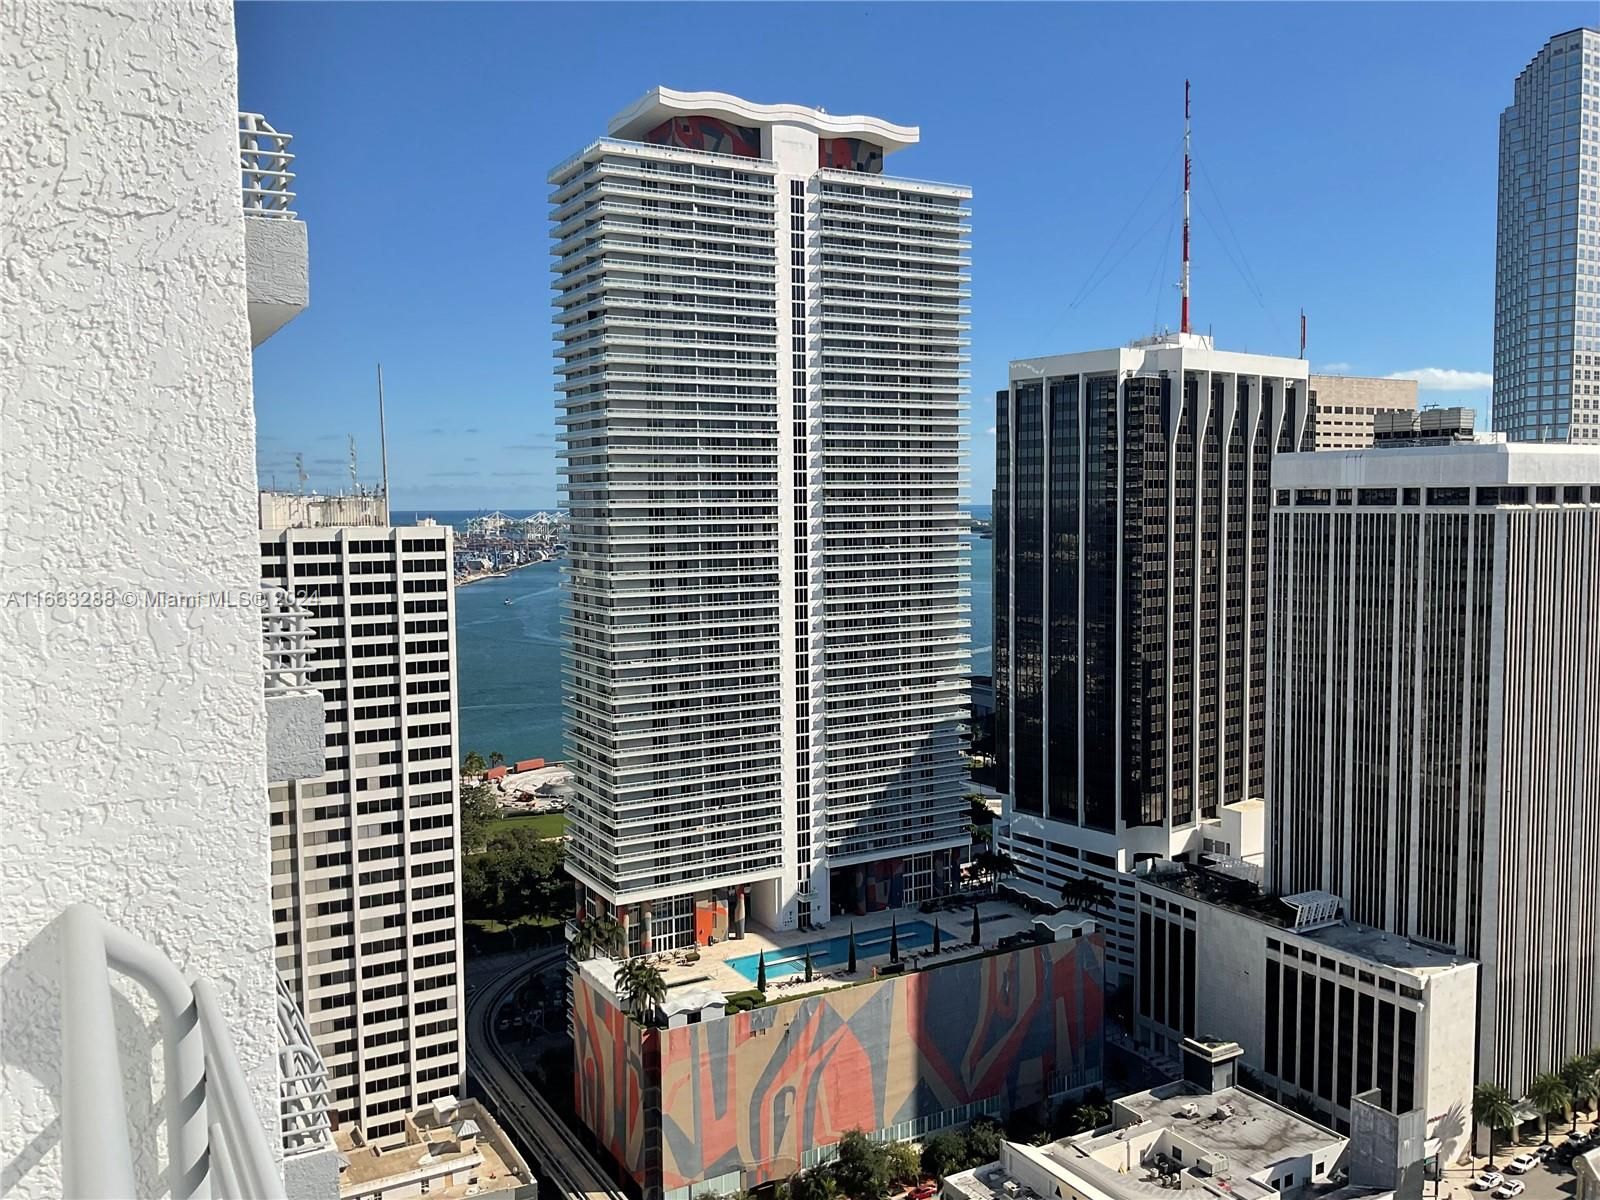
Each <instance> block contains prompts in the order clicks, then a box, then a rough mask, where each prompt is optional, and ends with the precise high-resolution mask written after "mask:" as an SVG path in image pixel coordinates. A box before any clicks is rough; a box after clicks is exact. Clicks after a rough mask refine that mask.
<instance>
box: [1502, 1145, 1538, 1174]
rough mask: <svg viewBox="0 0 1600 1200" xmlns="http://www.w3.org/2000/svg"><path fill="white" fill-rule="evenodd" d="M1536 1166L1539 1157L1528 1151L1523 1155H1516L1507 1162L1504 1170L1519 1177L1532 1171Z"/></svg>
mask: <svg viewBox="0 0 1600 1200" xmlns="http://www.w3.org/2000/svg"><path fill="white" fill-rule="evenodd" d="M1538 1165H1539V1156H1538V1155H1537V1154H1536V1153H1534V1152H1533V1151H1531V1150H1530V1151H1528V1152H1526V1153H1524V1154H1519V1155H1517V1156H1516V1157H1515V1158H1513V1159H1512V1160H1511V1161H1510V1162H1508V1163H1507V1164H1506V1170H1508V1171H1510V1172H1511V1173H1512V1174H1513V1175H1521V1174H1523V1173H1525V1172H1527V1171H1531V1170H1533V1169H1534V1168H1535V1167H1537V1166H1538Z"/></svg>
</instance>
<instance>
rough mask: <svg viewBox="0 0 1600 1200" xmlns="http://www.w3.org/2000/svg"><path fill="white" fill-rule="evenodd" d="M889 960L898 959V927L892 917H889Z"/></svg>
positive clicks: (897, 960)
mask: <svg viewBox="0 0 1600 1200" xmlns="http://www.w3.org/2000/svg"><path fill="white" fill-rule="evenodd" d="M889 961H890V962H892V963H897V962H899V961H900V929H899V927H898V925H897V924H896V923H895V918H893V917H890V918H889Z"/></svg>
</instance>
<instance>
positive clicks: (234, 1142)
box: [61, 904, 284, 1200]
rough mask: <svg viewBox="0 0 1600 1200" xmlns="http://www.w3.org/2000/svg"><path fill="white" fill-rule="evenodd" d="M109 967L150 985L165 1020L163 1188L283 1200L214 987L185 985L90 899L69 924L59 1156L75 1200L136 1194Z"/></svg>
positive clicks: (67, 918)
mask: <svg viewBox="0 0 1600 1200" xmlns="http://www.w3.org/2000/svg"><path fill="white" fill-rule="evenodd" d="M112 971H116V972H117V973H118V974H120V975H125V976H127V977H128V978H129V979H131V980H133V981H134V982H135V983H137V984H139V985H140V986H141V987H142V988H144V990H145V991H146V992H148V993H149V994H150V997H151V999H153V1000H154V1001H155V1003H156V1007H157V1009H158V1010H159V1012H160V1015H161V1020H160V1029H161V1043H162V1051H163V1062H164V1068H163V1074H164V1079H163V1085H164V1090H165V1095H164V1096H163V1107H164V1110H165V1122H164V1124H165V1126H166V1137H167V1180H166V1188H165V1190H166V1191H167V1192H168V1193H169V1194H170V1195H171V1196H172V1197H174V1200H187V1198H190V1197H192V1198H194V1200H210V1197H212V1196H218V1197H233V1196H248V1197H252V1198H254V1197H263V1198H265V1200H281V1198H282V1197H283V1195H284V1189H283V1181H282V1179H280V1178H279V1177H278V1174H277V1170H276V1168H275V1167H274V1165H273V1161H272V1153H271V1151H270V1149H269V1148H268V1145H267V1138H266V1134H265V1133H264V1132H263V1130H262V1129H261V1127H260V1125H258V1124H257V1123H256V1119H255V1113H254V1111H253V1108H252V1105H251V1103H250V1093H249V1089H248V1087H247V1085H246V1084H245V1079H244V1072H243V1071H242V1070H241V1069H240V1067H239V1060H238V1058H237V1057H236V1056H235V1054H234V1050H233V1039H232V1037H231V1036H230V1035H229V1033H228V1027H227V1024H226V1023H225V1022H224V1021H223V1019H222V1015H221V1011H220V1009H219V1008H218V1006H217V1001H216V996H215V994H214V993H213V991H212V989H211V985H210V983H209V982H208V981H206V980H204V979H193V980H186V979H185V978H184V977H183V975H182V973H181V972H180V971H179V970H178V968H177V967H176V966H174V965H173V963H172V960H171V959H169V958H168V957H167V956H166V955H165V954H164V953H162V952H161V951H160V950H158V949H157V948H156V947H154V946H152V945H151V944H150V943H149V942H146V941H143V940H142V939H140V938H137V937H135V936H134V935H133V934H131V933H129V932H127V931H126V930H124V929H120V928H118V927H117V926H115V925H113V924H111V923H110V922H109V921H107V920H106V919H105V917H103V916H102V915H101V914H100V913H99V912H98V911H96V910H95V909H94V908H91V907H90V906H89V905H87V904H74V905H73V906H72V907H70V908H68V909H67V911H66V912H65V913H64V914H62V918H61V1067H62V1069H61V1093H62V1095H61V1157H62V1170H63V1176H64V1179H63V1183H64V1187H63V1192H64V1194H65V1195H66V1197H67V1200H113V1198H121V1200H126V1198H128V1197H133V1196H137V1195H139V1189H138V1187H137V1185H136V1183H135V1176H134V1169H133V1161H134V1150H133V1145H132V1143H131V1142H130V1140H129V1132H128V1102H127V1099H126V1097H125V1095H124V1093H123V1063H122V1055H121V1052H120V1051H119V1049H118V1046H117V1018H116V1011H115V1000H114V997H115V996H116V994H117V992H116V989H114V988H113V986H112V983H111V972H112Z"/></svg>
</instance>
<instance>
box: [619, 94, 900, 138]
mask: <svg viewBox="0 0 1600 1200" xmlns="http://www.w3.org/2000/svg"><path fill="white" fill-rule="evenodd" d="M691 113H698V114H700V115H702V116H708V117H721V118H723V119H724V120H727V121H731V122H733V123H734V124H735V125H777V124H783V125H802V126H805V127H806V128H808V129H814V130H816V132H817V134H818V135H819V136H821V137H825V138H834V137H853V138H863V139H865V140H866V141H869V142H874V143H876V144H878V145H880V146H882V147H883V152H884V153H885V154H888V153H891V152H892V151H895V150H903V149H905V148H906V147H907V146H914V145H916V144H917V142H918V141H919V140H920V138H921V136H922V133H921V130H920V129H918V128H917V126H915V125H896V124H894V123H892V122H890V121H885V120H883V119H882V118H880V117H862V116H848V117H845V116H836V115H834V114H833V113H827V112H823V111H822V110H821V109H820V108H808V107H807V106H805V105H804V104H756V103H755V102H754V101H750V100H741V99H740V98H739V97H738V96H730V95H728V93H726V92H679V91H674V90H673V89H672V88H663V87H658V88H652V89H651V90H650V91H648V92H646V93H645V94H644V95H643V96H641V97H639V99H638V100H636V101H634V102H633V103H632V104H630V105H629V106H628V107H627V108H625V109H623V110H622V111H621V112H620V113H618V114H617V115H616V116H614V117H612V118H611V124H610V125H609V126H608V132H609V133H610V134H611V136H612V137H618V138H626V139H629V140H633V141H637V140H639V139H640V138H642V137H643V136H644V135H645V134H646V133H648V132H649V131H650V130H652V129H654V128H655V127H656V126H657V125H659V124H661V122H663V121H665V120H667V119H668V118H670V117H677V116H685V115H688V114H691Z"/></svg>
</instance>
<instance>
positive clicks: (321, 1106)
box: [278, 979, 333, 1158]
mask: <svg viewBox="0 0 1600 1200" xmlns="http://www.w3.org/2000/svg"><path fill="white" fill-rule="evenodd" d="M278 1046H279V1049H278V1079H279V1100H280V1112H281V1115H282V1120H283V1154H284V1157H285V1158H292V1157H294V1156H296V1155H301V1154H316V1153H318V1152H320V1151H323V1150H331V1149H332V1148H333V1134H332V1132H331V1130H330V1128H329V1124H328V1072H327V1069H326V1068H325V1067H324V1066H323V1064H322V1055H320V1054H318V1053H317V1047H316V1045H315V1044H314V1043H313V1042H312V1040H311V1030H310V1029H309V1028H308V1027H307V1026H306V1019H305V1017H304V1015H302V1013H301V1012H300V1006H299V1005H298V1004H296V1003H295V1002H294V997H293V996H291V995H290V994H289V989H288V988H287V987H285V986H284V982H283V980H282V979H279V980H278Z"/></svg>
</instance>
